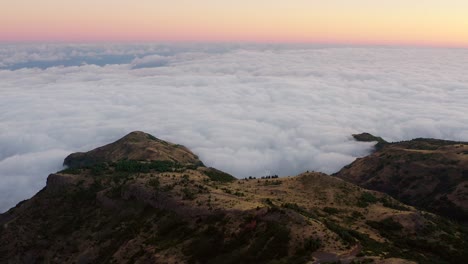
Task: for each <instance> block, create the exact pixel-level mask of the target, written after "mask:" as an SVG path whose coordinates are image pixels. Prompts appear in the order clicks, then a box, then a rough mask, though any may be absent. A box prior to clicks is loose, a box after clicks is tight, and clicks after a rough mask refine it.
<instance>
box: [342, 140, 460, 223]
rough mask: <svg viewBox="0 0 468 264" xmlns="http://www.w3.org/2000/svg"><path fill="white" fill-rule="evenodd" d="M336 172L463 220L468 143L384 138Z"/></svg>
mask: <svg viewBox="0 0 468 264" xmlns="http://www.w3.org/2000/svg"><path fill="white" fill-rule="evenodd" d="M336 176H337V177H340V178H342V179H344V180H347V181H349V182H352V183H355V184H357V185H359V186H362V187H364V188H367V189H372V190H377V191H381V192H385V193H388V194H390V195H391V196H393V197H395V198H397V199H399V200H401V201H403V202H405V203H407V204H411V205H413V206H417V207H419V208H422V209H425V210H429V211H432V212H435V213H439V214H442V215H444V216H446V217H449V218H452V219H457V220H459V221H464V222H468V143H465V142H453V141H445V140H436V139H414V140H411V141H404V142H397V143H390V144H385V145H384V146H383V147H381V148H379V149H377V150H376V151H375V152H374V153H373V154H371V155H369V156H367V157H364V158H360V159H357V160H356V161H355V162H353V163H352V164H350V165H348V166H346V167H344V168H343V169H342V170H341V171H339V172H338V173H336Z"/></svg>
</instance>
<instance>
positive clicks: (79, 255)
mask: <svg viewBox="0 0 468 264" xmlns="http://www.w3.org/2000/svg"><path fill="white" fill-rule="evenodd" d="M65 163H66V164H67V165H69V167H68V168H67V169H65V170H62V171H60V172H57V173H55V174H51V175H50V176H49V178H48V180H47V186H46V187H45V188H44V189H43V190H42V191H40V192H39V193H38V194H36V195H35V196H34V197H33V198H31V199H30V200H27V201H24V202H22V203H20V204H18V205H17V206H16V207H14V208H12V209H10V210H9V211H8V212H6V213H5V214H2V215H0V225H1V228H0V239H1V241H2V243H1V244H0V262H7V263H310V262H312V263H326V262H329V263H333V262H335V263H336V262H341V263H379V262H380V263H393V262H398V263H415V262H417V263H463V261H464V260H466V259H467V258H468V243H467V239H466V237H467V234H468V231H467V229H466V227H464V226H462V225H459V224H457V223H454V222H451V221H450V220H447V219H445V218H443V217H440V216H437V215H435V214H432V213H428V212H424V211H421V210H417V209H415V208H413V207H411V206H408V205H405V204H402V203H400V202H399V201H397V200H395V199H393V198H392V197H391V196H388V195H386V194H384V193H380V192H376V191H369V190H366V189H363V188H361V187H358V186H356V185H354V184H352V183H348V182H346V181H343V180H341V179H338V178H336V177H332V176H329V175H326V174H322V173H315V172H306V173H303V174H300V175H298V176H294V177H279V178H278V177H263V178H259V179H254V178H250V179H248V178H247V179H236V178H235V177H233V176H232V175H229V174H227V173H225V172H222V171H219V170H217V169H214V168H208V167H205V166H204V165H203V163H202V162H201V161H200V160H199V159H198V157H196V155H194V154H193V153H191V152H190V151H189V150H188V149H186V148H184V147H182V146H180V145H175V144H172V143H169V142H165V141H162V140H159V139H157V138H155V137H153V136H151V135H149V134H146V133H143V132H133V133H131V134H129V135H127V136H126V137H124V138H123V139H121V140H118V141H116V142H114V143H112V144H109V145H106V146H104V147H101V148H98V149H96V150H92V151H90V152H87V153H78V154H72V155H70V156H69V157H67V159H66V160H65Z"/></svg>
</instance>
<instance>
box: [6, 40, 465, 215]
mask: <svg viewBox="0 0 468 264" xmlns="http://www.w3.org/2000/svg"><path fill="white" fill-rule="evenodd" d="M116 47H117V48H116ZM43 49H44V50H45V51H44V52H42V53H41V51H40V50H39V51H37V48H35V47H28V46H26V47H16V48H14V47H10V46H6V47H1V48H0V56H2V61H3V64H4V65H3V67H4V68H5V69H4V70H0V80H1V82H0V211H4V210H6V209H8V208H9V207H11V206H13V205H14V204H15V203H17V202H19V201H20V200H22V199H26V198H29V197H30V196H32V195H33V194H34V193H36V192H37V191H38V190H39V189H40V188H42V187H43V186H44V185H45V180H46V177H47V175H48V174H49V173H51V172H54V171H57V170H60V169H61V164H62V161H63V158H64V157H65V156H66V155H67V154H69V153H71V152H76V151H85V150H89V149H92V148H94V147H97V146H99V145H102V144H105V143H109V142H111V141H113V140H116V139H118V138H120V137H122V136H123V135H125V134H126V133H128V132H130V131H133V130H143V131H146V132H149V133H152V134H153V135H155V136H156V137H159V138H161V139H164V140H169V141H172V142H175V143H179V144H184V145H186V146H187V147H189V148H190V149H191V150H192V151H194V152H195V153H196V154H198V155H199V156H200V158H201V159H202V160H203V161H204V162H205V163H206V164H207V165H209V166H214V167H217V168H219V169H222V170H225V171H227V172H230V173H232V174H234V175H236V176H238V177H245V176H249V175H253V176H260V175H265V174H279V175H294V174H297V173H300V172H302V171H305V170H316V171H323V172H327V173H331V172H335V171H337V170H339V169H340V168H341V167H342V166H343V165H346V164H348V163H350V162H351V161H353V160H354V159H355V158H356V157H359V156H363V155H366V154H367V153H368V152H369V150H370V147H371V146H370V145H369V144H366V143H357V142H354V141H353V140H352V139H351V137H350V135H351V134H352V133H358V132H363V131H367V132H370V133H374V134H376V135H379V136H383V137H384V138H386V139H388V140H393V141H395V140H404V139H411V138H414V137H436V138H444V139H453V140H466V141H468V115H467V112H468V104H467V101H468V75H467V74H466V65H468V51H467V50H462V49H458V50H457V49H409V48H344V47H341V48H317V47H315V48H304V47H271V46H270V47H266V46H232V47H226V46H209V47H203V46H194V47H183V48H180V47H179V48H172V49H171V48H170V46H164V47H163V48H161V46H148V45H147V46H142V47H139V46H128V47H126V46H108V47H107V46H103V47H95V46H93V47H91V48H90V47H87V46H85V47H84V48H83V47H82V46H77V47H74V46H65V47H61V46H52V47H49V46H46V47H44V48H43ZM83 50H87V51H86V52H88V53H87V54H85V55H86V56H82V55H83V54H81V53H80V52H84V51H83ZM20 51H21V52H20ZM34 52H36V53H37V54H38V55H37V56H31V54H33V53H34ZM21 54H23V56H20V55H21ZM54 54H56V55H57V58H59V59H60V60H55V59H54V58H53V55H54ZM76 54H78V55H79V56H82V59H83V60H84V61H82V62H80V63H76V64H73V65H75V66H66V65H69V64H63V63H60V61H62V62H63V61H70V60H75V59H74V58H76V57H73V56H75V55H76ZM119 54H120V55H125V56H126V57H125V60H124V63H122V61H118V60H110V61H107V62H108V63H96V64H97V65H93V64H92V63H93V61H92V60H93V58H94V59H95V58H96V57H99V56H104V55H109V56H110V55H112V56H114V55H115V56H117V55H119ZM78 55H77V56H78ZM48 57H49V58H50V60H51V61H54V63H53V65H54V64H55V65H65V66H59V67H49V66H51V65H49V66H48V67H40V68H31V67H30V66H32V65H37V63H38V62H40V61H44V59H45V58H48ZM103 61H105V59H103ZM19 63H22V65H23V66H26V67H27V68H22V69H19V68H21V67H19V66H18V65H19ZM106 64H108V65H106ZM42 66H43V65H42ZM11 69H15V70H11Z"/></svg>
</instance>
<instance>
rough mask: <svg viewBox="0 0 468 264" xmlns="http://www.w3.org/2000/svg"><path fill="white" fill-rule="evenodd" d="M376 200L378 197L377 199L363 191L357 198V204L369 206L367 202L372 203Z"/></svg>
mask: <svg viewBox="0 0 468 264" xmlns="http://www.w3.org/2000/svg"><path fill="white" fill-rule="evenodd" d="M378 200H379V199H377V197H375V196H374V195H373V194H372V193H370V192H363V193H362V194H361V196H360V197H359V199H358V202H357V206H359V207H363V208H364V207H367V206H369V204H374V203H376V202H378Z"/></svg>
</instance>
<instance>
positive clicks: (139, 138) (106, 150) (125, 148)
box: [64, 131, 202, 168]
mask: <svg viewBox="0 0 468 264" xmlns="http://www.w3.org/2000/svg"><path fill="white" fill-rule="evenodd" d="M119 160H138V161H172V162H176V163H180V164H202V162H201V161H200V160H199V159H198V156H197V155H195V154H193V153H192V152H191V151H190V150H189V149H187V148H186V147H184V146H182V145H178V144H173V143H170V142H167V141H164V140H161V139H158V138H156V137H154V136H153V135H151V134H148V133H145V132H142V131H134V132H131V133H129V134H127V135H126V136H124V137H123V138H121V139H119V140H117V141H115V142H113V143H111V144H108V145H105V146H102V147H99V148H96V149H94V150H91V151H88V152H85V153H83V152H77V153H73V154H70V155H69V156H68V157H66V158H65V160H64V165H66V166H68V167H69V168H77V167H83V166H89V165H94V164H98V163H103V162H104V163H106V162H107V163H111V162H116V161H119Z"/></svg>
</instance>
